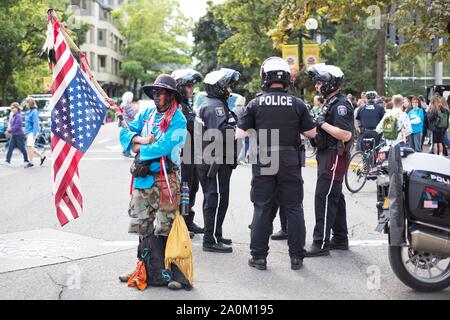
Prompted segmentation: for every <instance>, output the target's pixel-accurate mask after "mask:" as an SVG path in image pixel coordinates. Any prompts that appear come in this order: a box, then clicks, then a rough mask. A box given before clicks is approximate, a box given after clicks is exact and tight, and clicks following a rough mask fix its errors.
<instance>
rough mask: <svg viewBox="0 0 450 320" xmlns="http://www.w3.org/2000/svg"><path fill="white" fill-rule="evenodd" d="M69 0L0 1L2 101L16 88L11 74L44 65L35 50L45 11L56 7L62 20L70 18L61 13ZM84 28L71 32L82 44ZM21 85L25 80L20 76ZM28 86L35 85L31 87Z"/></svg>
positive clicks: (42, 37) (42, 36) (43, 33)
mask: <svg viewBox="0 0 450 320" xmlns="http://www.w3.org/2000/svg"><path fill="white" fill-rule="evenodd" d="M68 3H69V1H68V0H45V1H38V0H17V1H9V0H8V1H2V2H1V4H0V25H1V26H2V27H1V28H0V83H1V95H2V104H6V103H7V100H8V97H10V98H12V97H16V96H14V95H13V94H12V93H13V91H16V92H18V91H17V88H15V85H14V81H16V80H17V79H15V78H14V77H13V76H14V75H15V74H16V75H18V74H20V72H22V71H23V70H25V69H29V68H35V67H36V68H37V69H40V70H41V69H42V66H43V65H45V64H47V62H46V61H45V60H43V59H41V60H40V58H39V57H38V55H37V54H38V52H39V50H40V48H41V47H42V45H43V44H44V42H45V36H46V22H47V10H48V9H49V8H53V9H55V10H56V11H57V12H58V13H59V16H60V19H61V21H63V22H64V21H66V20H67V19H68V17H69V15H68V14H66V13H64V11H65V10H64V9H65V5H66V4H68ZM86 31H87V29H86V27H85V26H82V28H81V29H80V30H77V31H76V32H75V33H72V32H71V35H72V36H73V37H74V40H75V41H78V42H79V43H82V42H83V41H84V37H85V34H86ZM21 81H22V85H25V87H26V85H27V83H24V79H21ZM30 88H33V89H34V88H35V87H33V86H30ZM28 93H30V92H28Z"/></svg>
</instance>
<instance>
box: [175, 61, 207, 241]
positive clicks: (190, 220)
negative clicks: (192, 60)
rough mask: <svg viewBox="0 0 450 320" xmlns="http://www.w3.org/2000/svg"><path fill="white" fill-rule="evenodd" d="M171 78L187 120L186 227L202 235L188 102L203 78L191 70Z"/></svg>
mask: <svg viewBox="0 0 450 320" xmlns="http://www.w3.org/2000/svg"><path fill="white" fill-rule="evenodd" d="M172 77H173V78H174V79H175V80H176V82H177V90H178V92H179V93H180V94H181V96H182V98H183V100H182V102H181V110H182V112H183V114H184V116H185V117H186V120H187V130H188V137H187V139H186V144H185V145H184V148H183V151H182V152H183V153H182V155H183V156H182V163H181V182H182V183H184V182H187V185H188V187H189V215H188V216H185V217H184V219H185V221H186V226H187V227H188V230H189V232H190V234H191V237H192V236H193V234H195V233H197V234H198V233H203V228H201V227H199V226H198V225H197V224H195V222H194V215H195V211H194V210H193V207H194V205H195V196H196V194H197V191H198V187H199V181H198V173H197V168H196V165H195V164H194V123H195V117H196V115H195V112H194V110H193V109H192V107H191V106H190V101H191V100H192V97H193V95H194V85H195V84H196V83H200V82H202V81H203V76H202V75H201V74H200V73H199V72H197V71H195V70H192V69H181V70H175V71H174V72H173V73H172Z"/></svg>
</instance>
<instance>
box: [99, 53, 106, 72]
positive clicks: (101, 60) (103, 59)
mask: <svg viewBox="0 0 450 320" xmlns="http://www.w3.org/2000/svg"><path fill="white" fill-rule="evenodd" d="M104 69H106V56H100V55H99V56H98V71H100V72H105V71H106V70H104Z"/></svg>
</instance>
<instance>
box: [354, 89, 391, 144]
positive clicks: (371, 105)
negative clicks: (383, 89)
mask: <svg viewBox="0 0 450 320" xmlns="http://www.w3.org/2000/svg"><path fill="white" fill-rule="evenodd" d="M366 98H367V101H368V102H367V103H366V104H365V105H364V106H362V107H361V108H360V109H359V110H358V112H357V113H356V117H355V119H356V120H358V121H359V122H360V124H361V135H360V136H359V140H358V147H359V150H362V151H365V146H364V143H363V142H364V140H363V139H368V138H373V139H374V141H375V146H377V145H378V144H379V143H380V135H379V134H378V133H377V132H376V131H375V128H376V127H377V124H378V123H380V121H381V119H383V116H384V114H385V112H386V111H385V110H384V108H383V107H382V106H380V105H378V104H377V103H376V99H377V98H378V94H377V93H376V91H369V92H367V93H366ZM375 146H374V147H375Z"/></svg>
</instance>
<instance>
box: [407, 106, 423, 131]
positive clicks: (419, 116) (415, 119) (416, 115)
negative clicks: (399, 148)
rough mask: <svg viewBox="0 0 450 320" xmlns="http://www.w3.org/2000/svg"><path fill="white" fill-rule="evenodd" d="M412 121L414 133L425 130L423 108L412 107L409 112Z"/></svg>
mask: <svg viewBox="0 0 450 320" xmlns="http://www.w3.org/2000/svg"><path fill="white" fill-rule="evenodd" d="M408 117H409V120H410V122H411V128H412V133H421V132H422V131H423V121H424V117H425V116H424V113H423V109H422V108H417V109H411V110H409V112H408Z"/></svg>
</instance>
